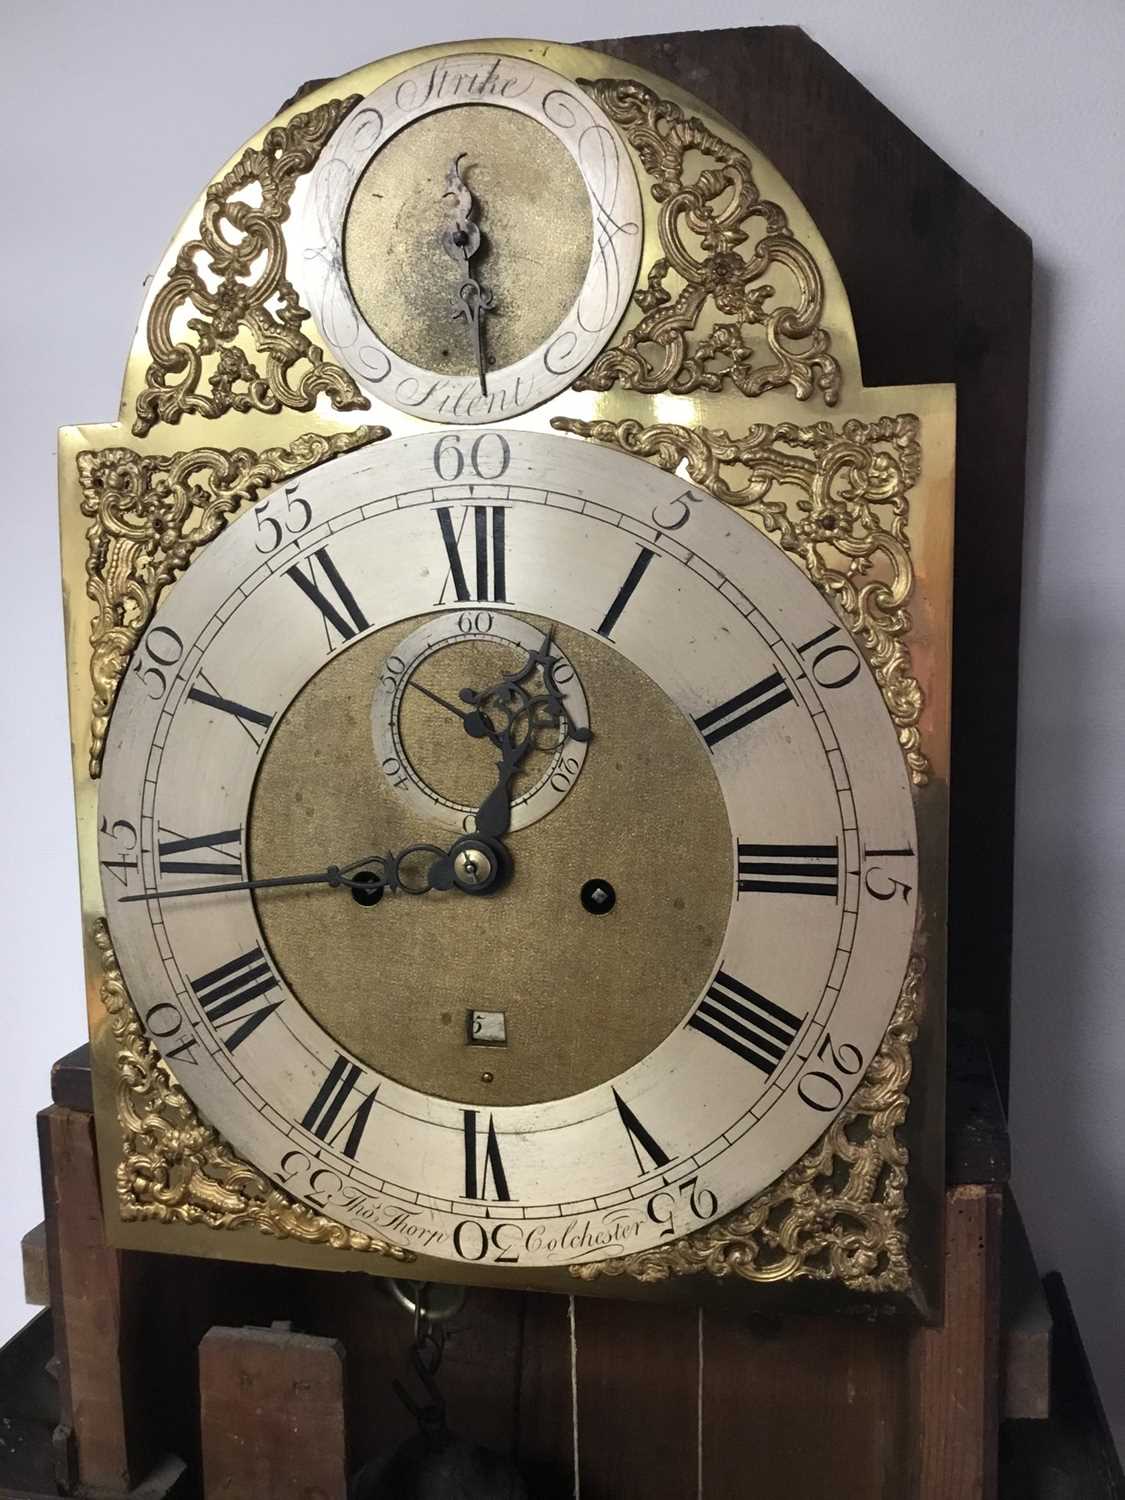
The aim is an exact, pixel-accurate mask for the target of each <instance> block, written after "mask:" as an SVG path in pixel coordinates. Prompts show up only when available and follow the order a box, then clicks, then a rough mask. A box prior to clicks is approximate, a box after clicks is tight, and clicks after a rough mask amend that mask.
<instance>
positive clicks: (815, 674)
mask: <svg viewBox="0 0 1125 1500" xmlns="http://www.w3.org/2000/svg"><path fill="white" fill-rule="evenodd" d="M843 633H844V632H843V630H842V629H841V627H840V626H839V625H829V627H828V629H827V630H822V631H821V632H820V634H819V635H814V636H813V638H812V640H811V641H806V642H805V644H804V645H803V646H798V647H797V654H798V655H799V656H802V657H804V656H807V655H808V653H809V652H810V651H815V648H816V647H817V646H819V647H820V650H819V651H816V652H815V655H814V656H813V658H812V661H811V662H810V663H809V673H810V675H811V676H812V679H813V681H814V682H815V683H816V685H817V686H818V687H822V688H842V687H847V685H848V683H849V682H854V681H855V680H856V678H857V677H858V676H859V669H860V666H861V664H862V663H861V661H860V655H859V652H858V651H857V650H856V649H855V647H854V646H852V645H845V643H844V642H843V641H834V642H833V643H832V644H831V645H826V644H825V642H827V641H832V637H833V636H836V635H843Z"/></svg>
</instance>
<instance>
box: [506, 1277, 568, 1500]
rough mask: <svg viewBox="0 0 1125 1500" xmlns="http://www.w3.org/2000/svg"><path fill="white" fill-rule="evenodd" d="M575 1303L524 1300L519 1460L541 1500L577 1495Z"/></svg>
mask: <svg viewBox="0 0 1125 1500" xmlns="http://www.w3.org/2000/svg"><path fill="white" fill-rule="evenodd" d="M572 1302H573V1299H572V1298H569V1297H549V1296H544V1295H542V1294H538V1293H528V1294H527V1295H526V1296H525V1297H524V1298H523V1326H522V1329H521V1337H520V1345H521V1347H520V1382H519V1394H518V1410H517V1419H516V1424H517V1425H516V1450H515V1455H514V1456H515V1458H516V1461H517V1462H518V1463H519V1466H520V1469H521V1471H522V1473H523V1475H524V1477H525V1479H526V1481H527V1486H528V1490H529V1492H530V1493H531V1494H532V1495H534V1496H535V1497H536V1500H573V1496H574V1419H575V1410H574V1392H573V1390H572V1385H571V1363H570V1347H571V1346H570V1322H571V1306H572Z"/></svg>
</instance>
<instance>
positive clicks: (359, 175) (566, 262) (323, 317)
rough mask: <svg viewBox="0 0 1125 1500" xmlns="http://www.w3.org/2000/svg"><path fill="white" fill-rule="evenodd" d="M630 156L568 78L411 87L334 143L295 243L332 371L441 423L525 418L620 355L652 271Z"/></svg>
mask: <svg viewBox="0 0 1125 1500" xmlns="http://www.w3.org/2000/svg"><path fill="white" fill-rule="evenodd" d="M642 224H643V216H642V208H641V198H640V189H639V187H638V184H637V180H636V175H635V173H634V171H633V167H632V163H631V161H630V159H629V155H628V152H627V151H626V149H625V146H624V143H623V142H622V140H621V138H620V136H619V135H618V133H617V131H616V129H615V128H614V126H613V125H612V124H611V123H610V121H609V120H608V118H607V117H606V116H605V114H604V113H603V112H602V110H601V109H600V108H599V107H598V105H597V104H596V103H594V101H593V100H592V99H591V98H590V96H589V95H588V94H587V93H586V92H585V91H584V90H583V89H582V88H581V87H580V86H579V85H578V84H576V83H575V82H573V81H572V80H571V79H568V78H564V77H563V76H562V75H561V74H559V73H556V72H554V71H553V70H551V69H550V68H546V67H544V66H542V65H541V64H540V63H537V62H533V61H531V60H530V59H529V58H520V57H512V56H507V55H504V54H501V53H492V52H487V51H474V52H467V53H464V54H458V55H454V56H448V57H442V58H439V59H435V60H431V61H428V62H424V63H419V64H416V65H415V66H414V67H411V68H408V69H406V70H404V71H403V72H402V73H399V74H397V75H396V76H395V77H393V78H391V79H389V80H387V81H386V82H385V83H383V84H381V85H380V86H379V87H378V88H376V89H375V90H374V91H373V92H372V93H371V94H369V95H368V96H367V98H365V99H364V100H363V101H362V103H361V104H359V105H358V106H357V108H356V109H354V110H353V111H351V113H350V114H349V115H348V117H347V118H346V119H345V120H344V122H343V123H342V124H341V125H340V127H339V129H338V130H337V131H336V132H335V134H334V135H333V136H332V138H331V140H330V141H329V142H328V144H327V145H326V147H325V149H324V151H323V152H322V154H321V156H320V158H319V160H318V162H317V164H316V166H315V167H314V168H313V170H312V171H311V172H310V174H309V175H308V177H307V179H305V180H303V181H302V182H301V183H300V184H299V185H298V187H297V189H296V191H295V193H294V197H293V210H292V216H291V223H290V226H289V229H288V234H287V238H288V239H289V243H290V247H291V254H292V255H293V258H294V260H295V261H296V262H297V263H299V264H300V265H301V267H302V287H303V290H304V292H305V295H306V296H307V297H308V300H309V304H310V306H311V308H312V311H313V314H314V316H315V318H316V322H317V325H318V327H319V328H320V329H321V330H322V332H323V334H324V336H325V338H326V340H327V342H328V344H329V346H330V348H331V349H332V351H333V353H334V356H335V358H337V359H338V360H339V362H340V363H341V364H342V365H343V366H344V367H345V368H346V369H347V370H348V371H349V372H350V373H351V374H352V375H353V376H354V378H355V379H356V381H357V382H358V383H359V385H360V386H361V387H362V388H363V389H364V391H365V392H366V393H367V394H368V395H372V396H376V397H377V398H378V399H379V400H381V401H385V402H387V403H388V404H389V405H391V406H393V407H397V408H398V409H399V410H400V411H404V412H408V413H410V414H412V415H415V416H420V417H426V418H429V419H431V420H435V421H445V422H490V421H495V420H497V419H499V418H501V417H504V418H507V417H512V416H516V415H518V414H519V413H521V412H525V411H528V410H530V409H531V408H532V407H534V406H538V405H539V404H540V403H541V402H543V401H546V400H548V399H549V398H550V397H551V396H553V395H557V394H558V392H560V391H562V390H565V389H566V388H567V387H568V386H569V385H571V384H572V383H573V381H574V380H575V379H576V378H577V376H578V375H579V374H580V373H581V371H582V370H583V369H584V368H585V367H586V366H587V365H588V364H589V363H590V362H591V361H592V360H593V358H594V357H595V355H596V354H598V352H599V351H600V350H601V349H602V348H603V347H604V346H605V345H606V344H607V343H608V342H609V340H610V338H611V336H612V334H613V332H614V329H615V328H616V326H617V324H618V323H619V322H620V320H621V318H622V315H623V314H624V312H625V310H626V308H627V306H628V303H629V299H630V296H631V295H632V292H633V287H634V285H635V282H636V277H637V271H638V267H639V265H640V258H641V247H642V239H643V234H642Z"/></svg>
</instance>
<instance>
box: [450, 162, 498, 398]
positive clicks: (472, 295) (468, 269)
mask: <svg viewBox="0 0 1125 1500" xmlns="http://www.w3.org/2000/svg"><path fill="white" fill-rule="evenodd" d="M467 155H468V153H467V152H465V151H462V152H461V153H460V154H459V155H457V156H455V157H454V158H453V164H452V166H451V167H450V168H449V172H448V174H447V175H446V179H445V184H446V186H445V192H444V193H443V194H442V199H443V201H447V202H448V203H449V205H450V212H451V215H452V221H453V222H452V223H451V224H448V225H446V227H445V228H444V229H443V230H442V232H441V243H442V247H443V249H444V250H445V253H446V254H447V255H448V256H449V257H450V258H451V259H452V260H453V261H454V263H455V264H456V265H457V266H458V267H460V269H461V272H462V281H461V285H460V286H459V287H458V289H457V305H456V307H455V308H454V311H453V316H454V317H455V318H463V319H464V320H465V322H466V323H467V324H468V325H469V329H470V332H471V333H472V336H473V352H474V354H475V355H476V361H477V374H478V375H479V377H480V389H481V394H482V395H484V396H486V395H487V394H488V384H487V381H486V379H485V371H484V317H485V314H486V313H487V312H489V311H491V309H492V306H493V302H494V298H493V294H492V292H491V290H490V289H489V288H488V287H483V286H481V284H480V282H479V281H478V280H477V279H476V277H475V276H474V275H473V272H472V264H471V263H472V260H473V257H474V256H475V255H476V254H477V253H478V252H479V250H480V246H481V232H480V225H479V224H477V223H476V220H475V218H474V215H475V214H476V212H477V204H476V200H475V198H474V197H473V195H472V193H471V192H470V191H469V189H468V187H467V185H466V183H465V179H464V178H463V177H462V176H461V163H462V162H463V161H464V159H465V157H466V156H467Z"/></svg>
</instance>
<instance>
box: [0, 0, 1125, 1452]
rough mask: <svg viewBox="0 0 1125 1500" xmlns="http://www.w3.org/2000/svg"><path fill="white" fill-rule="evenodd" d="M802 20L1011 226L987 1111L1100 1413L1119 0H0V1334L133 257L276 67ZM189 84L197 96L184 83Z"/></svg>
mask: <svg viewBox="0 0 1125 1500" xmlns="http://www.w3.org/2000/svg"><path fill="white" fill-rule="evenodd" d="M768 22H800V23H801V24H803V25H804V26H805V27H806V29H807V30H808V31H810V32H811V33H812V35H813V36H814V37H815V38H816V39H817V40H818V41H820V42H821V43H822V44H823V45H824V46H825V47H827V48H828V49H829V51H831V52H833V53H834V54H835V55H836V57H838V58H839V59H840V61H841V62H843V63H844V64H845V65H846V66H847V67H848V68H850V69H851V70H852V72H853V73H855V74H856V75H857V77H858V78H860V80H861V81H862V82H864V83H865V84H866V85H867V86H868V87H869V88H871V89H872V90H873V91H874V92H875V93H876V94H877V95H878V96H879V97H880V98H881V99H882V100H883V101H884V102H885V103H886V104H888V105H889V106H890V107H891V109H893V110H894V111H895V112H896V113H897V114H898V115H899V116H900V117H901V118H902V119H903V120H905V121H906V122H907V124H909V125H910V126H911V127H912V128H913V129H914V130H915V131H916V132H917V133H918V134H919V135H920V136H922V138H923V139H924V140H926V141H927V142H928V143H929V144H930V145H931V146H932V147H934V149H935V150H937V151H938V152H939V153H940V154H941V155H942V156H944V157H945V158H946V159H947V160H948V161H949V162H950V163H952V165H953V166H954V167H955V168H956V169H957V170H958V171H959V172H961V173H962V174H963V175H964V176H966V177H967V178H969V179H970V180H971V181H972V182H974V183H975V184H976V185H977V186H978V187H979V188H980V189H981V190H982V191H983V192H984V193H985V194H986V195H987V196H988V197H989V198H991V199H992V200H993V202H995V203H996V204H998V205H999V206H1000V207H1001V208H1002V209H1003V210H1004V211H1005V212H1006V213H1008V214H1009V215H1010V216H1011V217H1012V218H1013V219H1015V220H1016V221H1017V223H1019V224H1021V225H1023V227H1024V228H1025V229H1027V230H1029V231H1030V233H1031V235H1032V237H1033V239H1034V241H1035V246H1036V252H1037V257H1038V271H1037V277H1036V327H1035V341H1034V371H1033V391H1032V439H1031V452H1030V458H1031V467H1030V480H1029V492H1028V531H1027V540H1026V547H1025V565H1026V588H1025V595H1024V598H1025V614H1024V656H1023V669H1022V674H1021V693H1022V698H1021V711H1022V735H1021V743H1020V767H1019V788H1018V790H1019V831H1018V844H1017V859H1018V888H1017V927H1016V963H1015V995H1014V1011H1015V1035H1014V1046H1013V1056H1014V1075H1013V1090H1012V1100H1013V1110H1012V1123H1013V1130H1014V1137H1015V1153H1016V1183H1017V1187H1018V1190H1019V1193H1020V1197H1021V1201H1022V1204H1023V1208H1024V1213H1025V1215H1026V1217H1027V1219H1028V1222H1029V1225H1030V1228H1031V1232H1032V1236H1033V1238H1034V1241H1035V1246H1036V1249H1037V1252H1038V1255H1039V1257H1040V1261H1041V1264H1042V1265H1043V1266H1044V1267H1051V1266H1061V1267H1062V1269H1063V1270H1064V1271H1065V1273H1066V1275H1067V1278H1068V1281H1069V1285H1070V1292H1071V1296H1072V1297H1073V1299H1074V1302H1075V1304H1076V1306H1077V1309H1078V1314H1079V1318H1080V1321H1081V1324H1082V1328H1083V1332H1084V1334H1085V1337H1086V1340H1087V1343H1088V1346H1089V1349H1090V1352H1091V1355H1092V1357H1093V1360H1094V1364H1095V1367H1096V1369H1097V1371H1098V1374H1099V1376H1100V1379H1101V1382H1102V1387H1103V1394H1104V1397H1105V1400H1106V1403H1107V1405H1108V1407H1109V1408H1110V1411H1111V1413H1112V1415H1113V1418H1114V1420H1115V1425H1116V1428H1117V1432H1118V1436H1119V1441H1121V1440H1122V1439H1125V1368H1123V1365H1122V1360H1121V1355H1120V1351H1121V1335H1122V1328H1123V1326H1125V1281H1123V1278H1122V1272H1121V1262H1122V1259H1123V1258H1125V1003H1123V998H1122V996H1123V990H1125V964H1123V957H1125V937H1123V934H1122V918H1123V913H1125V861H1123V855H1122V847H1123V843H1125V805H1123V804H1125V785H1123V782H1125V778H1123V774H1122V753H1121V749H1120V746H1121V742H1122V737H1123V736H1122V730H1123V718H1125V692H1123V683H1125V589H1123V585H1122V572H1123V570H1125V544H1123V542H1122V528H1123V523H1125V493H1123V492H1125V481H1123V479H1122V472H1121V467H1120V465H1121V452H1122V449H1121V428H1122V423H1121V418H1120V416H1119V412H1120V409H1121V404H1122V399H1123V397H1122V392H1123V391H1125V355H1123V353H1122V347H1123V339H1125V296H1123V292H1122V287H1123V284H1125V277H1123V275H1122V270H1123V247H1125V192H1123V184H1122V168H1121V160H1122V154H1123V148H1125V141H1123V138H1122V136H1123V131H1122V121H1123V118H1125V113H1123V109H1122V98H1123V96H1125V12H1123V11H1122V9H1121V7H1120V5H1119V4H1118V3H1117V0H1072V3H1070V4H1069V5H1065V6H1063V5H1059V4H1057V3H1055V0H994V3H992V4H990V5H982V4H980V3H979V0H917V3H914V4H905V3H904V4H897V5H894V4H888V3H875V0H870V3H862V0H768V3H758V4H751V3H741V4H739V3H733V0H725V3H724V0H694V3H693V4H691V5H685V4H683V3H682V0H647V3H645V4H638V3H634V0H570V3H569V4H568V5H538V4H536V5H531V4H526V5H521V4H517V3H511V0H509V3H499V0H494V3H486V0H482V3H479V4H477V5H476V6H466V5H463V4H457V3H454V0H407V3H401V4H393V5H379V4H375V3H372V0H367V3H361V0H315V3H308V0H301V3H296V0H270V3H269V4H242V5H237V4H232V3H229V0H224V3H218V0H194V3H193V4H191V5H189V6H169V5H159V4H153V3H151V0H148V3H135V0H129V3H118V4H111V3H108V0H102V3H97V0H74V3H69V4H65V3H59V0H37V3H34V4H18V3H16V0H5V3H4V5H3V7H2V14H0V57H2V59H3V64H4V66H3V73H2V83H0V120H2V126H0V139H2V140H3V141H4V142H5V149H4V152H3V153H2V156H0V204H2V205H3V208H2V214H3V222H4V230H3V239H2V248H0V257H2V261H0V266H2V274H0V334H2V372H3V373H2V382H3V383H2V386H0V403H2V404H0V411H2V412H3V414H4V420H5V427H6V431H5V439H6V441H5V445H4V450H3V451H4V459H5V473H4V480H3V495H2V497H0V519H2V527H3V529H2V531H0V625H2V628H3V631H4V641H5V649H4V651H3V659H4V665H5V681H6V691H5V692H4V694H3V737H2V740H0V744H2V746H3V755H2V756H0V768H2V774H3V803H2V807H0V837H2V838H3V840H4V844H5V846H6V847H5V857H4V861H3V874H2V879H3V887H2V890H0V903H2V904H0V911H2V912H3V921H4V936H3V947H2V952H3V973H4V976H5V981H6V982H5V986H4V988H5V994H4V998H3V1010H2V1012H0V1046H2V1049H3V1050H2V1051H0V1138H2V1139H3V1140H4V1141H5V1143H6V1150H5V1157H6V1160H5V1163H4V1172H3V1189H2V1197H0V1333H6V1332H8V1331H9V1330H11V1329H13V1328H15V1327H16V1326H17V1324H18V1323H19V1322H20V1321H21V1319H22V1317H23V1309H22V1307H21V1300H20V1298H21V1293H20V1282H19V1263H18V1251H17V1246H18V1242H19V1237H20V1235H21V1234H22V1232H23V1230H24V1229H25V1228H27V1227H28V1226H29V1225H30V1224H32V1223H33V1222H35V1221H36V1220H37V1219H38V1217H39V1214H40V1208H39V1183H38V1168H37V1165H36V1158H35V1138H34V1127H33V1115H34V1111H35V1109H36V1108H37V1107H38V1106H40V1105H41V1104H42V1103H43V1102H44V1100H45V1098H46V1095H47V1074H48V1068H49V1066H50V1063H51V1061H52V1060H53V1059H54V1058H55V1057H56V1056H58V1055H59V1054H60V1053H62V1052H64V1051H66V1050H69V1048H70V1047H72V1046H73V1045H74V1044H75V1043H76V1041H77V1040H78V1039H79V1038H80V1036H81V1034H82V1031H83V1026H84V1021H83V1014H82V975H81V970H80V966H79V941H78V908H77V881H76V876H75V861H74V842H73V834H72V824H71V810H70V788H69V783H68V776H69V769H68V759H67V727H66V719H65V710H64V696H63V687H64V684H63V661H62V633H61V629H60V617H59V595H58V583H57V578H56V536H55V478H54V434H55V429H56V427H58V426H59V425H61V424H63V423H69V422H78V421H105V420H107V419H109V418H111V417H112V416H113V415H114V412H115V410H116V406H117V399H118V387H119V381H120V375H121V368H122V361H123V356H124V352H125V349H126V347H127V343H128V339H129V334H130V330H131V328H132V325H133V323H134V321H135V318H136V314H137V311H138V308H139V305H140V300H141V289H142V285H143V281H144V277H145V275H146V273H147V272H148V271H149V270H150V268H151V267H152V266H153V265H154V263H155V262H156V259H157V256H158V254H159V252H160V250H161V248H162V247H163V245H164V243H165V242H166V240H167V239H168V237H169V236H170V234H171V233H172V230H173V229H174V227H175V226H176V224H177V223H178V221H179V219H180V217H181V215H182V214H183V212H184V211H185V209H186V207H187V205H188V203H189V202H190V200H191V199H192V198H193V197H194V195H195V194H196V193H197V192H198V191H199V189H200V188H201V187H202V185H203V184H204V183H205V182H206V181H208V179H209V178H210V176H211V174H212V173H213V171H214V170H215V168H216V167H217V166H218V165H219V164H220V163H221V162H223V161H224V160H225V159H226V157H227V156H228V155H230V154H231V153H232V152H233V150H234V149H235V148H236V146H237V145H238V144H239V143H240V142H241V141H242V140H243V139H244V138H245V137H246V136H248V135H250V134H251V132H252V131H254V130H256V129H257V128H258V127H259V126H260V125H261V123H262V122H263V121H265V120H266V119H267V118H268V117H269V116H270V115H271V114H272V113H273V112H274V109H275V108H276V106H277V105H278V104H279V103H280V102H281V100H282V99H283V98H285V97H286V96H287V95H288V94H289V93H290V91H291V90H292V89H293V88H294V87H295V86H296V85H297V84H299V83H300V82H302V81H303V80H304V79H306V78H310V77H314V78H315V77H323V76H329V75H333V74H336V73H340V72H343V71H345V70H347V69H349V68H351V67H355V66H357V65H359V64H360V63H361V62H365V61H367V60H368V59H369V58H372V57H376V56H380V55H382V54H385V53H388V52H393V51H397V50H399V49H401V48H405V47H409V46H413V45H416V44H418V43H421V42H426V41H432V40H439V39H441V38H442V37H445V36H474V35H475V36H481V35H484V36H490V35H491V36H497V35H505V34H513V33H515V34H521V35H554V36H556V37H559V38H561V39H564V40H565V39H577V38H580V37H582V36H590V35H593V36H605V35H613V34H628V33H632V32H644V31H659V30H674V29H677V28H678V27H682V26H683V25H685V24H690V25H696V26H724V25H725V26H730V25H753V24H759V23H768ZM197 89H199V90H200V92H198V93H197Z"/></svg>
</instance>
